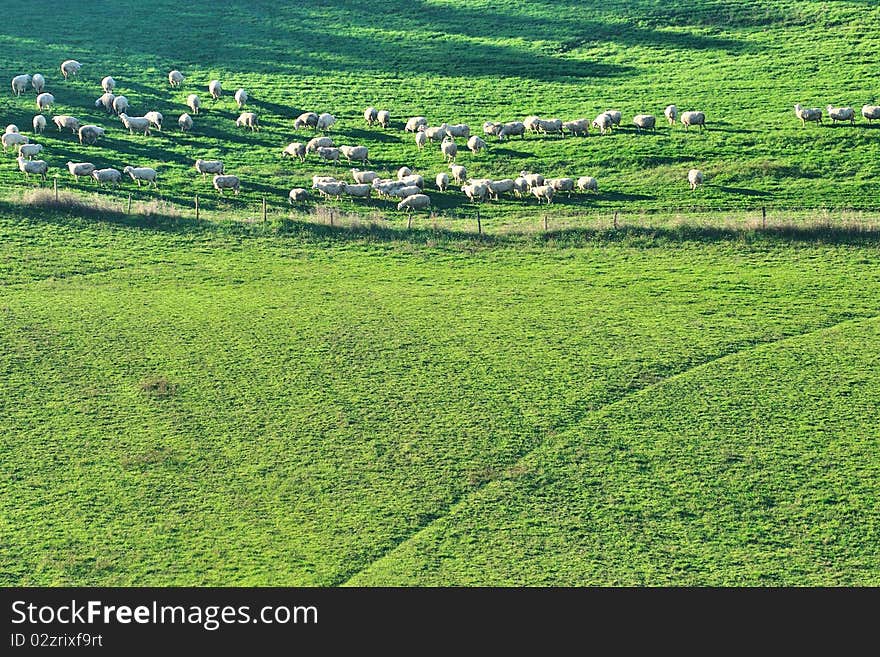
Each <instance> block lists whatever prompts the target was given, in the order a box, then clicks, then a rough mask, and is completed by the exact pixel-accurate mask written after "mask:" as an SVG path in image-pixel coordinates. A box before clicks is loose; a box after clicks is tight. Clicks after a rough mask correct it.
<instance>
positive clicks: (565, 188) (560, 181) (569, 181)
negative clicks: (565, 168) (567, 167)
mask: <svg viewBox="0 0 880 657" xmlns="http://www.w3.org/2000/svg"><path fill="white" fill-rule="evenodd" d="M546 184H547V185H550V186H551V187H552V188H553V190H554V192H568V198H571V193H572V191H573V190H574V178H550V179H549V180H548V181H547V182H546Z"/></svg>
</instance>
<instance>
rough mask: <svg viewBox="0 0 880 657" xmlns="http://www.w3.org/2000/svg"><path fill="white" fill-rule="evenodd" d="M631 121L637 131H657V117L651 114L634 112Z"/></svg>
mask: <svg viewBox="0 0 880 657" xmlns="http://www.w3.org/2000/svg"><path fill="white" fill-rule="evenodd" d="M633 123H634V124H635V126H636V128H637V129H638V131H639V132H641V131H642V130H650V131H651V132H656V131H657V128H656V125H657V118H656V117H655V116H654V115H653V114H636V115H635V116H634V117H633Z"/></svg>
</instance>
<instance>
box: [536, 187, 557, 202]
mask: <svg viewBox="0 0 880 657" xmlns="http://www.w3.org/2000/svg"><path fill="white" fill-rule="evenodd" d="M531 191H532V194H533V195H534V196H535V197H536V198H537V199H538V205H541V201H542V200H543V201H547V205H550V203H551V202H552V201H553V196H554V195H555V193H556V190H555V189H553V186H552V185H539V186H537V187H532V190H531Z"/></svg>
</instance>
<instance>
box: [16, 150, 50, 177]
mask: <svg viewBox="0 0 880 657" xmlns="http://www.w3.org/2000/svg"><path fill="white" fill-rule="evenodd" d="M18 170H19V171H21V172H22V173H23V174H24V176H25V178H30V177H31V174H32V173H33V174H35V175H38V176H40V179H41V180H46V172H47V171H48V170H49V165H48V164H47V162H46V160H27V159H25V158H23V157H21V156H19V157H18Z"/></svg>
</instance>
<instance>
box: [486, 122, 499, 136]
mask: <svg viewBox="0 0 880 657" xmlns="http://www.w3.org/2000/svg"><path fill="white" fill-rule="evenodd" d="M500 128H501V124H500V123H495V121H485V122H484V123H483V134H484V135H486V136H489V135H497V134H498V130H499V129H500Z"/></svg>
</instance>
